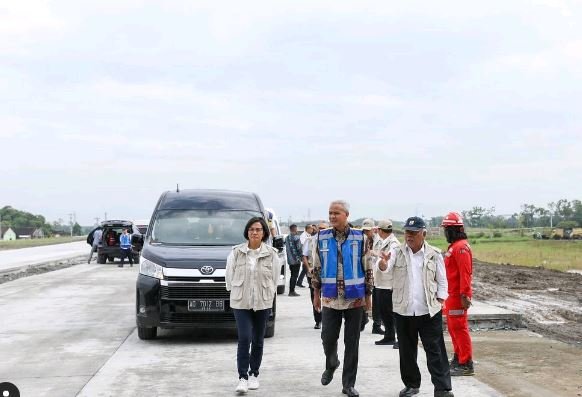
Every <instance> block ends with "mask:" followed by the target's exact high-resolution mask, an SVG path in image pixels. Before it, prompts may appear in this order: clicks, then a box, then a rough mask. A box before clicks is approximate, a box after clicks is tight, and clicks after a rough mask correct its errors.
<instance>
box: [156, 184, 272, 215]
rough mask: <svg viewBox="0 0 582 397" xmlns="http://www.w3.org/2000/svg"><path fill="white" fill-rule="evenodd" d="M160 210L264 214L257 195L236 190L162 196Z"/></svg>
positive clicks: (184, 191) (188, 191)
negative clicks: (229, 211) (240, 211)
mask: <svg viewBox="0 0 582 397" xmlns="http://www.w3.org/2000/svg"><path fill="white" fill-rule="evenodd" d="M158 209H160V210H169V209H174V210H195V209H200V210H247V211H257V212H261V213H262V212H263V204H262V203H261V200H260V199H259V197H258V196H257V195H256V194H255V193H249V192H241V191H234V190H211V189H187V190H180V191H179V192H176V191H168V192H165V193H164V194H162V197H160V202H159V204H158Z"/></svg>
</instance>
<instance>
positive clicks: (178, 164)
mask: <svg viewBox="0 0 582 397" xmlns="http://www.w3.org/2000/svg"><path fill="white" fill-rule="evenodd" d="M166 3H167V4H166ZM581 20H582V3H580V2H578V1H571V2H569V1H557V0H547V1H543V0H538V1H511V2H507V1H489V2H480V3H479V2H465V1H457V2H448V1H443V2H417V1H406V2H403V1H391V2H388V1H377V2H376V1H337V0H332V1H313V0H312V1H296V0H293V1H276V2H273V1H264V2H257V1H255V2H252V1H245V2H242V1H231V2H225V1H190V0H185V1H168V2H158V1H134V0H115V1H112V0H107V1H103V0H100V1H93V2H88V1H52V2H46V1H38V2H33V1H22V0H19V1H13V0H0V164H1V167H0V206H4V205H12V206H13V207H16V208H19V209H23V210H27V211H30V212H33V213H39V214H43V215H45V216H46V217H47V218H48V220H50V221H52V220H55V219H58V218H63V219H64V220H68V216H67V214H68V213H70V212H75V213H76V214H77V219H78V220H79V222H80V223H81V224H85V225H88V224H92V223H93V222H94V217H100V218H103V214H104V212H107V213H108V216H109V218H129V219H135V218H148V217H149V216H150V215H151V212H152V210H153V207H154V205H155V203H156V201H157V199H158V197H159V195H160V194H161V193H162V192H163V191H164V190H171V189H174V188H175V185H176V183H180V186H181V188H227V189H238V190H249V191H255V192H257V193H259V195H260V196H261V197H262V199H263V202H264V204H265V205H266V206H269V207H273V208H275V209H276V210H277V211H278V214H279V215H280V216H281V217H282V218H283V219H285V220H286V219H287V218H288V217H289V216H292V217H293V219H295V220H299V219H301V218H303V217H305V216H306V215H307V213H308V210H310V213H311V216H312V218H325V217H326V214H327V206H328V203H329V202H330V201H331V200H333V199H338V198H342V199H345V200H348V201H349V202H350V203H351V205H352V218H354V219H355V218H358V217H362V216H371V217H375V218H382V217H390V218H392V219H397V220H401V219H405V218H406V217H408V216H411V215H415V214H417V213H418V214H424V215H425V216H428V217H430V216H436V215H443V214H444V213H446V212H448V211H450V210H462V209H468V208H471V207H472V206H475V205H481V206H484V207H491V206H495V207H496V208H497V213H498V214H507V213H513V212H516V211H519V206H520V205H521V204H522V203H524V202H527V203H534V204H537V205H546V204H547V203H548V202H549V201H555V200H557V199H560V198H568V199H574V198H578V199H580V198H582V184H581V183H580V179H581V178H580V175H581V174H582V157H581V156H580V152H581V149H582V143H581V138H582V127H581V126H582V116H581V114H582V113H581V112H580V104H582V68H581V67H580V65H581V64H582V24H580V23H579V22H580V21H581ZM577 22H578V23H577Z"/></svg>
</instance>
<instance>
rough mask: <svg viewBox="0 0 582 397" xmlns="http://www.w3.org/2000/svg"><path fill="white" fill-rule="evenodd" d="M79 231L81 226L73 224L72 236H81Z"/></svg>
mask: <svg viewBox="0 0 582 397" xmlns="http://www.w3.org/2000/svg"><path fill="white" fill-rule="evenodd" d="M81 231H82V230H81V225H79V224H78V223H77V222H75V224H74V225H73V236H80V235H81V234H82V233H81Z"/></svg>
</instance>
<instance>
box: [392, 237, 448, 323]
mask: <svg viewBox="0 0 582 397" xmlns="http://www.w3.org/2000/svg"><path fill="white" fill-rule="evenodd" d="M406 249H407V248H406V243H403V244H401V245H400V246H399V247H398V248H396V251H395V253H396V261H395V262H394V267H393V270H392V273H393V276H394V279H393V288H392V304H393V308H394V309H393V310H394V312H395V313H398V314H400V315H405V314H406V313H407V310H408V306H409V305H410V304H411V303H412V302H410V300H409V297H410V296H411V294H410V288H411V286H410V285H409V278H408V272H411V271H412V269H411V263H410V258H409V256H408V255H407V254H406ZM439 255H441V253H440V250H438V249H437V248H435V247H433V246H431V245H429V244H427V243H426V242H425V243H424V263H423V266H422V284H423V287H424V293H425V296H426V304H427V306H428V311H429V314H430V316H431V317H432V316H434V315H435V314H437V313H438V312H439V311H441V309H442V305H441V303H440V302H439V301H438V300H437V295H436V294H437V287H438V285H437V280H436V271H437V257H438V256H439Z"/></svg>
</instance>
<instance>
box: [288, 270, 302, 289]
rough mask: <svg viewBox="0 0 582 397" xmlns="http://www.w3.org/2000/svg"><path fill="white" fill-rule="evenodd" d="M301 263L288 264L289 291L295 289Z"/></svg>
mask: <svg viewBox="0 0 582 397" xmlns="http://www.w3.org/2000/svg"><path fill="white" fill-rule="evenodd" d="M300 266H301V265H289V270H290V271H291V276H290V277H289V292H293V291H295V286H296V285H297V276H299V267H300Z"/></svg>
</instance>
